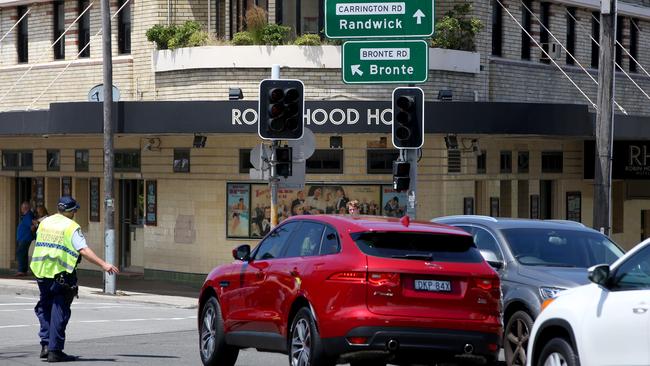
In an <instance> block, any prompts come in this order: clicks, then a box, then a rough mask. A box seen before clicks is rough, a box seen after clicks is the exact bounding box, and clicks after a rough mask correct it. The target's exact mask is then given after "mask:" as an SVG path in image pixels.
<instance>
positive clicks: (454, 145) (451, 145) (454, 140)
mask: <svg viewBox="0 0 650 366" xmlns="http://www.w3.org/2000/svg"><path fill="white" fill-rule="evenodd" d="M445 145H447V150H458V137H456V135H455V134H448V135H447V136H445Z"/></svg>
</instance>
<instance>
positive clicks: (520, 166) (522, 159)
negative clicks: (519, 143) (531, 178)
mask: <svg viewBox="0 0 650 366" xmlns="http://www.w3.org/2000/svg"><path fill="white" fill-rule="evenodd" d="M529 158H530V154H529V153H528V151H519V152H518V153H517V173H528V167H529V165H530V164H529V160H530V159H529Z"/></svg>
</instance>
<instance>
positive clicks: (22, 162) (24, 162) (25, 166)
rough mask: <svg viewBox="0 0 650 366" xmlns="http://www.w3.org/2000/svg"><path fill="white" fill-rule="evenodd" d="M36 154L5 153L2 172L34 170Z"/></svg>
mask: <svg viewBox="0 0 650 366" xmlns="http://www.w3.org/2000/svg"><path fill="white" fill-rule="evenodd" d="M33 166H34V154H33V153H32V152H31V151H3V152H2V170H32V169H33Z"/></svg>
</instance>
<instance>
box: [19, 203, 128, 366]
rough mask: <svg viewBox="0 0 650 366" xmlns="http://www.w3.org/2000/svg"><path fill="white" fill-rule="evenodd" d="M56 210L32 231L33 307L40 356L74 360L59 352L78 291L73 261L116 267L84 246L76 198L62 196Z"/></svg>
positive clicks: (109, 269)
mask: <svg viewBox="0 0 650 366" xmlns="http://www.w3.org/2000/svg"><path fill="white" fill-rule="evenodd" d="M57 209H58V214H55V215H52V216H49V217H47V218H46V219H45V220H43V221H42V222H41V224H40V225H39V227H38V231H37V232H36V247H35V249H34V254H33V256H32V263H31V266H30V267H31V269H32V272H33V273H34V276H36V278H37V280H36V282H37V283H38V288H39V290H40V292H41V297H40V300H39V301H38V303H37V304H36V307H35V308H34V311H35V312H36V316H37V317H38V321H39V322H40V324H41V329H40V332H39V333H38V335H39V337H40V338H41V355H40V357H41V358H47V362H65V361H74V360H76V357H74V356H69V355H66V354H65V353H63V346H64V344H65V328H66V326H67V325H68V320H70V315H71V310H70V305H72V300H73V298H74V297H75V296H77V293H78V290H79V289H78V287H77V265H79V262H80V261H81V257H84V258H86V259H87V260H88V261H90V262H91V263H93V264H96V265H98V266H99V267H101V268H102V270H104V271H105V272H108V273H109V274H116V273H118V272H119V271H118V269H117V268H116V267H115V266H113V265H111V264H108V263H106V262H104V261H103V260H102V259H101V258H99V257H98V256H97V255H96V254H95V253H94V252H93V251H92V249H90V248H88V245H87V243H86V239H85V238H84V236H83V233H82V232H81V229H80V227H79V224H77V223H76V222H75V221H73V220H72V219H73V218H74V215H75V213H76V212H77V210H78V209H79V205H78V204H77V201H75V200H74V199H73V198H72V197H70V196H63V197H61V199H59V204H58V205H57Z"/></svg>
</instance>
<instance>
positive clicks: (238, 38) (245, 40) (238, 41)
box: [230, 32, 255, 46]
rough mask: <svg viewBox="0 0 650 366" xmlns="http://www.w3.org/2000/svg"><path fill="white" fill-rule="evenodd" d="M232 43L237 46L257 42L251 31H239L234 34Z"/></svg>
mask: <svg viewBox="0 0 650 366" xmlns="http://www.w3.org/2000/svg"><path fill="white" fill-rule="evenodd" d="M230 43H232V44H233V45H235V46H250V45H254V44H255V40H254V39H253V35H252V34H251V32H239V33H235V35H233V36H232V41H230Z"/></svg>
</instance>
